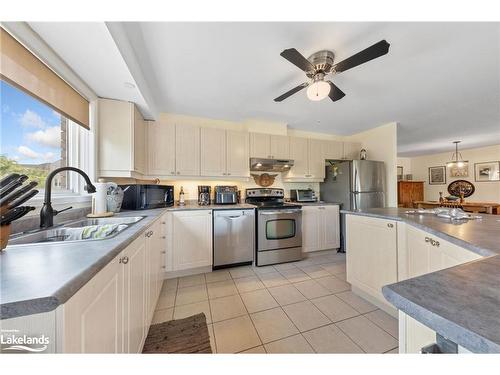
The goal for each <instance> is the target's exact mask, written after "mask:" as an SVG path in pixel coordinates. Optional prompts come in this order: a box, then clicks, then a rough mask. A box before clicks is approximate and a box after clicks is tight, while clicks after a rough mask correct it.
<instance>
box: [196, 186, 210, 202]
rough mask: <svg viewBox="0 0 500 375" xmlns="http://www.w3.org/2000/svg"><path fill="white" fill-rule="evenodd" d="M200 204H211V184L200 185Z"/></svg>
mask: <svg viewBox="0 0 500 375" xmlns="http://www.w3.org/2000/svg"><path fill="white" fill-rule="evenodd" d="M198 204H199V205H200V206H208V205H209V204H210V186H207V185H198Z"/></svg>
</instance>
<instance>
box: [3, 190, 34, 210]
mask: <svg viewBox="0 0 500 375" xmlns="http://www.w3.org/2000/svg"><path fill="white" fill-rule="evenodd" d="M37 194H38V190H31V191H29V192H28V193H26V194H24V195H23V196H22V197H20V198H18V199H17V200H15V201H14V202H12V203H9V205H8V206H7V208H8V209H9V210H11V209H13V208H15V207H17V206H20V205H21V204H23V203H24V202H26V201H27V200H29V199H31V198H33V197H34V196H35V195H37Z"/></svg>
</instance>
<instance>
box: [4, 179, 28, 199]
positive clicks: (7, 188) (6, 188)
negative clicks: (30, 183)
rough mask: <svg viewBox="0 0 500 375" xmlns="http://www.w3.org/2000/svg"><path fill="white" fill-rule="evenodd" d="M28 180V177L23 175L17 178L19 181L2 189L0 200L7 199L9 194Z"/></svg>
mask: <svg viewBox="0 0 500 375" xmlns="http://www.w3.org/2000/svg"><path fill="white" fill-rule="evenodd" d="M27 179H28V176H25V175H21V176H19V177H18V178H17V180H14V181H12V182H10V183H9V184H8V185H6V186H4V187H3V188H2V190H0V199H1V198H3V197H5V196H6V195H7V194H9V193H11V192H13V191H14V190H16V189H17V188H18V187H19V186H21V185H22V184H23V182H24V181H26V180H27Z"/></svg>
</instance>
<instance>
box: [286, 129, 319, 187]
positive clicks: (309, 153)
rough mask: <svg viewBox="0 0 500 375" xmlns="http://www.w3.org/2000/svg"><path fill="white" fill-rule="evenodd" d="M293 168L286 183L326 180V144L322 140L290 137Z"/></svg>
mask: <svg viewBox="0 0 500 375" xmlns="http://www.w3.org/2000/svg"><path fill="white" fill-rule="evenodd" d="M289 139H290V159H292V160H293V161H294V165H293V167H292V168H291V169H290V171H288V172H287V174H286V175H285V177H284V180H285V181H312V180H314V181H322V180H324V179H325V147H326V146H325V142H324V141H323V140H320V139H307V138H299V137H289Z"/></svg>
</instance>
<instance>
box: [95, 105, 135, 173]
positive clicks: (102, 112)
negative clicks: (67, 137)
mask: <svg viewBox="0 0 500 375" xmlns="http://www.w3.org/2000/svg"><path fill="white" fill-rule="evenodd" d="M132 111H133V104H132V103H128V102H123V101H121V100H112V99H99V110H98V116H99V136H98V137H97V141H98V147H99V170H100V174H101V175H103V174H106V175H116V174H118V173H130V171H131V170H132V168H133V162H134V152H133V150H132V146H133V144H134V138H133V131H132V121H133V116H134V114H133V112H132Z"/></svg>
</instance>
